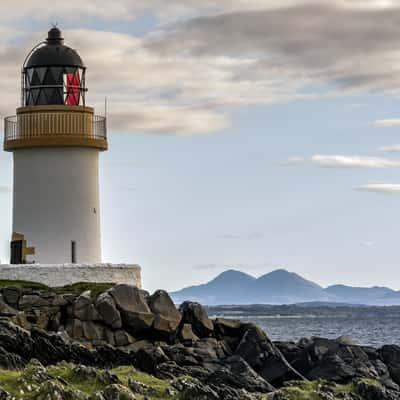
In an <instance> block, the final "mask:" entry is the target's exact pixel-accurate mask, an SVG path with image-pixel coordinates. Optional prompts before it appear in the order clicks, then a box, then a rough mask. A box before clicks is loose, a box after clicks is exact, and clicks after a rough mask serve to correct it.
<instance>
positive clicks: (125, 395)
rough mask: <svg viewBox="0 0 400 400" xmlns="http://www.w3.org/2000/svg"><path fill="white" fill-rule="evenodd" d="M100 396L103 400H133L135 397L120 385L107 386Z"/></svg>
mask: <svg viewBox="0 0 400 400" xmlns="http://www.w3.org/2000/svg"><path fill="white" fill-rule="evenodd" d="M102 395H103V397H104V399H105V400H135V399H136V397H135V395H134V394H133V393H132V392H131V391H130V390H129V389H127V388H126V387H124V386H122V385H117V384H113V385H109V386H107V387H106V388H105V389H104V390H103V392H102Z"/></svg>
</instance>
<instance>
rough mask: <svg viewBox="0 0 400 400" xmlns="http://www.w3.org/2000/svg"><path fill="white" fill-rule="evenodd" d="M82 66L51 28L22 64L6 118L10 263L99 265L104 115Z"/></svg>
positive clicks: (104, 139) (105, 148)
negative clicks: (12, 112) (10, 168)
mask: <svg viewBox="0 0 400 400" xmlns="http://www.w3.org/2000/svg"><path fill="white" fill-rule="evenodd" d="M85 75H86V67H85V65H84V63H83V61H82V59H81V58H80V56H79V54H78V53H77V52H76V51H75V50H73V49H71V48H70V47H68V46H66V45H64V39H63V38H62V34H61V31H60V30H59V29H58V28H57V27H53V28H52V29H51V30H50V31H49V33H48V37H47V40H46V41H45V42H42V43H40V44H39V45H37V46H36V47H35V48H33V49H32V51H31V52H30V53H29V54H28V56H27V58H26V60H25V62H24V65H23V68H22V79H21V81H22V94H21V102H22V104H21V107H19V108H18V109H17V113H16V116H11V117H7V118H6V119H5V124H4V150H6V151H9V152H12V153H13V163H14V189H13V235H12V239H11V264H24V263H38V264H63V263H92V264H93V263H100V262H101V244H100V213H99V206H100V205H99V177H98V163H99V152H101V151H105V150H107V147H108V143H107V127H106V118H105V117H103V116H96V115H95V114H94V109H93V108H92V107H88V106H86V99H85V96H86V92H87V89H86V82H85Z"/></svg>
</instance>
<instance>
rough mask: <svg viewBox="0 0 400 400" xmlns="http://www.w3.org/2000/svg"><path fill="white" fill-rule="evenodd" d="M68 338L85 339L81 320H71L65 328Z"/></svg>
mask: <svg viewBox="0 0 400 400" xmlns="http://www.w3.org/2000/svg"><path fill="white" fill-rule="evenodd" d="M65 329H66V331H67V333H68V336H69V337H70V338H74V339H77V340H79V339H83V337H84V334H83V324H82V321H81V320H80V319H69V320H68V321H67V325H66V327H65Z"/></svg>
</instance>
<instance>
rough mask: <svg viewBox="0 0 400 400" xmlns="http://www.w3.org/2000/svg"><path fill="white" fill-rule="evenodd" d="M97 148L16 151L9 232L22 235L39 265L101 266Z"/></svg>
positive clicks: (31, 257) (32, 258)
mask: <svg viewBox="0 0 400 400" xmlns="http://www.w3.org/2000/svg"><path fill="white" fill-rule="evenodd" d="M98 158H99V154H98V151H97V150H96V149H91V148H80V147H47V148H46V147H44V148H31V149H20V150H15V151H14V198H13V231H14V232H18V233H22V234H24V235H25V238H26V240H27V245H28V246H34V247H35V249H36V254H35V256H30V257H29V259H28V260H29V261H35V262H36V263H42V264H52V263H57V264H62V263H70V262H71V241H72V240H75V241H76V249H77V262H79V263H99V262H101V244H100V210H99V178H98V170H99V168H98Z"/></svg>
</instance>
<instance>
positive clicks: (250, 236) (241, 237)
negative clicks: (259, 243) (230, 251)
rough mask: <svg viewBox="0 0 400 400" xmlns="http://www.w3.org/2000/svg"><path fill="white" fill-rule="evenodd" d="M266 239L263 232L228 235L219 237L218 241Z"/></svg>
mask: <svg viewBox="0 0 400 400" xmlns="http://www.w3.org/2000/svg"><path fill="white" fill-rule="evenodd" d="M263 237H264V234H263V233H262V232H250V233H248V234H246V235H234V234H226V235H219V236H217V239H223V240H259V239H262V238H263Z"/></svg>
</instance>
